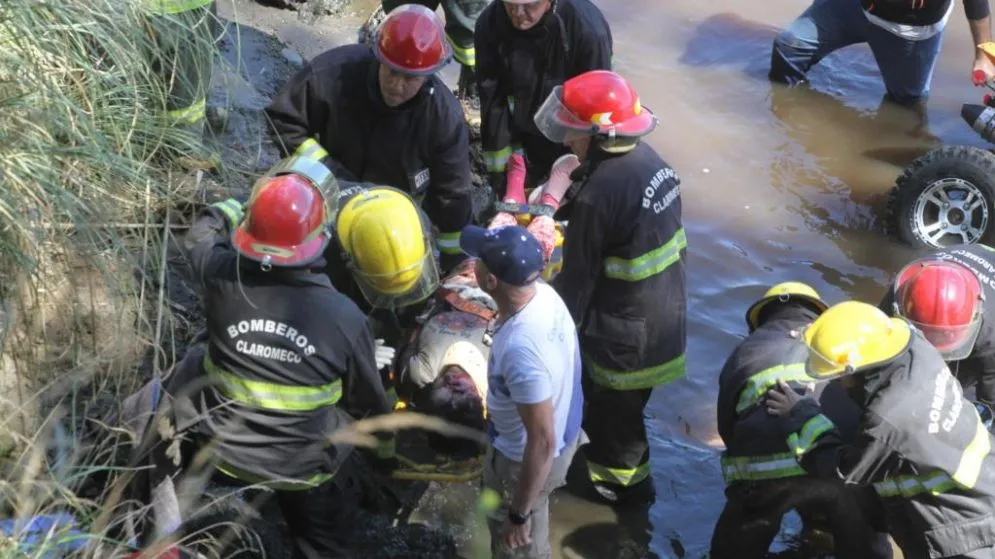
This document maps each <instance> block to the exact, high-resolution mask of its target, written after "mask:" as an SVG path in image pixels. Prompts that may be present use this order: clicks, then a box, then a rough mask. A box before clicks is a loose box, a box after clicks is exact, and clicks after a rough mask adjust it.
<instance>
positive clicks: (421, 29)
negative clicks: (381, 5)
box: [373, 4, 452, 76]
mask: <svg viewBox="0 0 995 559" xmlns="http://www.w3.org/2000/svg"><path fill="white" fill-rule="evenodd" d="M373 52H374V54H376V57H377V60H379V61H380V62H381V63H382V64H385V65H387V67H388V68H390V69H392V70H394V71H396V72H400V73H402V74H408V75H412V76H427V75H430V74H434V73H436V72H438V71H439V70H440V69H442V67H443V66H445V65H446V64H448V63H449V60H450V59H451V58H452V47H450V46H449V43H448V42H447V41H446V28H445V25H444V24H443V23H442V20H441V19H440V18H439V16H438V15H437V14H436V13H435V12H433V11H432V10H430V9H428V8H426V7H425V6H422V5H420V4H405V5H403V6H399V7H398V8H396V9H395V10H394V11H392V12H390V14H389V15H388V16H387V18H386V19H384V21H383V23H381V24H380V27H378V28H377V32H376V38H375V41H374V47H373Z"/></svg>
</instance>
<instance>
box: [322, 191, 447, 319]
mask: <svg viewBox="0 0 995 559" xmlns="http://www.w3.org/2000/svg"><path fill="white" fill-rule="evenodd" d="M335 233H336V238H337V239H338V243H339V247H340V248H341V249H342V253H343V255H344V256H345V260H346V262H347V265H348V266H349V268H350V271H351V272H352V274H353V278H355V280H356V284H357V285H358V286H359V288H360V291H362V292H363V296H364V297H366V300H367V301H369V303H370V304H371V305H372V306H374V307H376V308H387V309H396V308H400V307H405V306H408V305H412V304H415V303H418V302H421V301H424V300H425V298H427V297H428V296H429V295H431V294H432V293H434V292H435V290H436V289H437V288H438V287H439V269H438V266H437V265H436V263H435V255H434V254H433V252H432V234H431V229H430V226H429V222H428V220H427V219H426V218H425V216H424V214H422V212H421V210H420V209H419V208H418V206H417V204H415V201H414V200H412V199H411V197H410V196H408V195H407V194H405V193H403V192H401V191H399V190H396V189H394V188H390V187H386V186H377V187H372V188H369V189H367V190H364V191H361V192H360V193H359V194H356V195H355V196H353V197H352V198H350V199H349V200H348V201H347V202H346V203H345V205H343V206H342V208H341V209H340V210H339V213H338V217H337V219H336V222H335Z"/></svg>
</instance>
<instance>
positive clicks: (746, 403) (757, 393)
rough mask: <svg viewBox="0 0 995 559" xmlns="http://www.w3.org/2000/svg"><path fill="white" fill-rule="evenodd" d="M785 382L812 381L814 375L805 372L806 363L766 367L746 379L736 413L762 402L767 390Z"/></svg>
mask: <svg viewBox="0 0 995 559" xmlns="http://www.w3.org/2000/svg"><path fill="white" fill-rule="evenodd" d="M779 380H783V381H784V382H812V377H810V376H808V375H806V374H805V363H804V362H802V363H791V364H788V365H778V366H777V367H771V368H769V369H764V370H763V371H760V372H759V373H756V374H755V375H752V376H751V377H750V379H749V380H747V381H746V386H744V387H743V391H742V392H740V393H739V403H737V404H736V413H742V412H743V410H745V409H747V408H749V407H750V406H752V405H754V404H756V403H758V402H760V399H761V398H763V396H764V395H765V394H767V391H768V390H770V389H771V388H773V387H774V386H775V385H776V384H777V381H779Z"/></svg>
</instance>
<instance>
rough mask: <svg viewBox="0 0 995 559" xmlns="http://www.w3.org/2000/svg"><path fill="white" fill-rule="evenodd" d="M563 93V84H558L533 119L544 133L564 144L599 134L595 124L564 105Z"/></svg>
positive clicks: (550, 138)
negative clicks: (561, 99) (586, 120)
mask: <svg viewBox="0 0 995 559" xmlns="http://www.w3.org/2000/svg"><path fill="white" fill-rule="evenodd" d="M562 95H563V86H556V87H555V88H553V92H552V93H550V94H549V97H546V101H545V102H543V104H542V106H541V107H539V111H538V112H536V115H535V118H534V119H533V120H534V121H535V125H536V127H537V128H538V129H539V131H540V132H542V135H543V136H545V137H546V138H547V139H548V140H549V141H551V142H553V143H557V144H564V143H567V142H571V141H573V140H579V139H581V138H586V137H590V136H594V135H595V134H597V133H598V127H597V126H596V125H595V124H593V123H590V122H585V121H584V120H582V119H581V118H580V117H578V116H577V115H575V114H574V113H572V112H571V111H570V109H568V108H567V107H566V106H565V105H563V102H562V101H560V98H561V96H562Z"/></svg>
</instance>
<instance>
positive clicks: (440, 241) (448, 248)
mask: <svg viewBox="0 0 995 559" xmlns="http://www.w3.org/2000/svg"><path fill="white" fill-rule="evenodd" d="M459 237H460V232H459V231H456V232H455V233H439V234H438V235H436V236H435V246H436V247H437V248H438V249H439V252H443V253H446V254H460V253H461V252H462V249H460V246H459Z"/></svg>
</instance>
